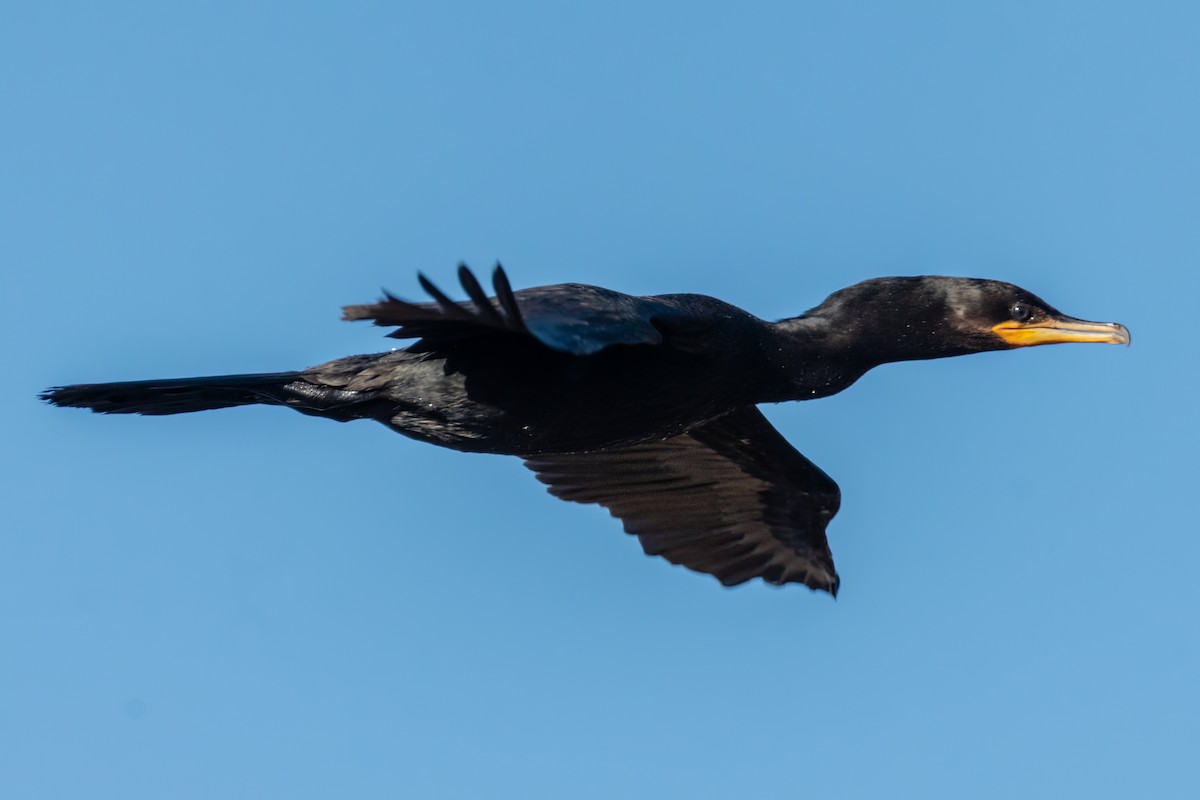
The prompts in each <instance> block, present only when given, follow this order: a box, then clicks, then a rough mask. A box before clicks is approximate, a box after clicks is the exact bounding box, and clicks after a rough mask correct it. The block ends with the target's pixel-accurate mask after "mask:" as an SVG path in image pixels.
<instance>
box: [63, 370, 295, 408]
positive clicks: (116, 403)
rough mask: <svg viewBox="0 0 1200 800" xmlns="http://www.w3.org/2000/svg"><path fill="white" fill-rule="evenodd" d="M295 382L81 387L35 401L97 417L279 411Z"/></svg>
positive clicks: (276, 377) (285, 377)
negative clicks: (261, 406)
mask: <svg viewBox="0 0 1200 800" xmlns="http://www.w3.org/2000/svg"><path fill="white" fill-rule="evenodd" d="M299 378H300V373H299V372H274V373H263V374H258V375H216V376H212V377H206V378H174V379H168V380H151V381H126V382H122V383H84V384H77V385H75V386H56V387H54V388H52V389H47V390H46V391H44V392H42V394H41V398H42V399H43V400H45V401H46V402H48V403H51V404H52V405H56V406H63V407H69V408H90V409H91V410H92V411H95V412H97V413H100V414H184V413H187V412H189V411H208V410H210V409H214V408H229V407H231V406H245V405H253V404H255V403H266V404H268V405H285V404H287V397H288V393H287V386H288V385H289V384H291V383H293V382H295V381H296V380H298V379H299Z"/></svg>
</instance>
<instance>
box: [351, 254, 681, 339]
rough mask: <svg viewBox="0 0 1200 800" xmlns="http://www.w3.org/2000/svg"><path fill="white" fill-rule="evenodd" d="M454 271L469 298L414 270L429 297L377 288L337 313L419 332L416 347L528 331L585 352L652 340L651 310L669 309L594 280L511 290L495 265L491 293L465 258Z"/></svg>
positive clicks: (399, 332) (409, 334)
mask: <svg viewBox="0 0 1200 800" xmlns="http://www.w3.org/2000/svg"><path fill="white" fill-rule="evenodd" d="M458 279H459V282H460V283H461V284H462V287H463V289H464V290H465V291H466V293H467V296H468V297H469V298H470V300H469V301H466V302H456V301H454V300H451V299H450V298H449V297H448V296H447V295H446V294H445V293H444V292H442V290H441V289H439V288H438V287H437V286H435V285H434V284H433V283H432V282H431V281H430V280H429V279H428V278H426V277H425V276H424V275H418V280H419V281H420V283H421V288H423V289H424V290H425V291H426V292H427V293H429V295H430V296H431V297H432V298H433V299H434V302H432V303H412V302H409V301H407V300H401V299H400V298H398V297H395V296H393V295H391V294H388V293H387V292H384V298H383V300H381V301H379V302H378V303H372V304H369V305H356V306H346V307H345V308H344V309H343V312H344V314H343V317H342V318H343V319H347V320H360V319H369V320H372V321H373V322H374V323H375V324H376V325H380V326H384V327H391V326H395V327H396V330H395V331H393V332H392V333H389V334H388V336H390V337H392V338H395V339H420V340H421V342H420V343H419V345H418V346H419V347H437V346H438V345H442V344H446V343H450V342H455V341H460V340H462V339H469V338H472V337H476V336H481V335H497V334H499V335H515V336H530V337H533V338H534V339H536V340H538V341H540V342H541V343H542V344H544V345H546V346H547V347H550V348H552V349H554V350H559V351H561V352H564V353H571V354H573V355H589V354H591V353H595V352H598V351H599V350H602V349H604V348H605V347H610V346H612V345H617V344H659V343H660V342H662V340H663V334H662V332H661V330H660V329H659V328H658V327H656V326H655V324H654V323H655V316H656V314H658V315H662V316H664V317H667V316H670V313H671V309H670V307H669V306H666V305H665V304H663V303H662V302H661V301H657V300H655V299H654V298H648V297H633V296H631V295H627V294H622V293H620V292H614V291H612V290H609V289H602V288H600V287H598V286H584V285H581V284H562V285H558V286H541V287H538V288H536V289H525V290H522V291H520V292H514V291H513V289H512V286H511V285H510V284H509V282H508V276H507V275H505V274H504V269H503V268H502V267H500V266H499V265H497V266H496V269H495V271H494V272H493V273H492V289H493V291H494V292H495V294H494V296H491V297H489V296H488V295H487V293H486V292H485V291H484V289H483V287H482V286H481V285H480V283H479V281H478V280H477V279H476V278H475V276H474V275H473V274H472V273H471V270H470V269H468V268H467V266H466V265H465V264H464V265H460V266H459V268H458Z"/></svg>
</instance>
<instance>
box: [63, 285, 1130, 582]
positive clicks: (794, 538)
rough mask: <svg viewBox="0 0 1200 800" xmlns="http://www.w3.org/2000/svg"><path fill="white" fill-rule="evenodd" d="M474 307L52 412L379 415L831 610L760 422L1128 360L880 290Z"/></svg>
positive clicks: (1016, 308) (1022, 316)
mask: <svg viewBox="0 0 1200 800" xmlns="http://www.w3.org/2000/svg"><path fill="white" fill-rule="evenodd" d="M458 277H459V280H460V281H461V283H462V286H463V289H464V290H465V291H466V293H467V295H468V297H469V298H470V299H469V301H464V302H458V301H454V300H452V299H450V298H449V297H448V296H447V295H446V294H444V293H443V292H442V291H441V290H440V289H438V288H437V287H436V286H434V285H433V284H432V283H431V282H430V281H429V280H428V279H427V278H425V277H424V276H423V275H420V276H419V280H420V283H421V286H422V287H423V288H424V290H425V291H426V292H428V293H429V294H430V295H431V296H432V298H433V300H434V302H426V303H412V302H408V301H405V300H401V299H399V298H397V297H393V296H392V295H390V294H387V293H385V297H384V298H383V299H382V300H380V301H379V302H378V303H375V304H372V305H355V306H346V307H345V309H344V311H345V316H344V319H348V320H372V321H373V322H374V323H375V324H376V325H382V326H390V327H395V328H396V330H395V331H393V332H392V333H390V334H388V335H389V336H391V337H393V338H397V339H415V340H416V342H415V343H414V344H412V345H411V346H410V347H407V348H405V349H403V350H393V351H391V352H387V353H378V354H375V355H360V356H350V357H348V358H341V359H338V360H336V361H330V362H329V363H327V364H321V365H320V366H316V367H312V368H311V369H306V370H303V371H300V372H276V373H269V374H259V375H226V376H220V377H205V378H183V379H176V380H156V381H133V382H126V383H100V384H84V385H76V386H64V387H58V388H53V389H49V390H47V391H46V392H44V393H43V394H42V398H43V399H44V400H47V401H49V402H50V403H53V404H54V405H58V406H73V407H79V408H90V409H92V410H93V411H98V412H100V413H104V414H180V413H184V412H189V411H205V410H208V409H213V408H226V407H229V406H240V405H249V404H254V403H263V404H267V405H280V406H290V407H291V408H294V409H296V410H297V411H300V412H302V413H305V414H311V415H313V416H318V417H328V418H330V419H335V420H338V421H340V422H345V421H348V420H352V419H373V420H376V421H378V422H382V423H383V424H384V425H387V426H388V427H389V428H391V429H392V430H394V431H396V432H398V433H402V434H404V435H406V436H411V437H412V438H414V439H420V440H422V441H425V442H430V443H432V444H437V445H441V446H443V447H449V448H452V449H455V450H465V451H472V452H481V453H501V454H507V455H515V456H520V457H521V458H523V459H524V460H525V464H526V466H528V467H529V468H530V469H532V470H533V471H534V472H535V473H536V474H537V477H538V479H539V480H541V481H542V482H543V483H546V484H548V485H549V489H550V493H551V494H553V495H555V496H556V497H561V498H562V499H564V500H572V501H575V502H578V503H597V504H599V505H602V506H604V507H605V508H607V509H608V510H609V511H610V512H612V514H613V516H615V517H618V518H620V519H621V521H622V522H623V523H624V525H625V530H626V531H628V532H629V533H632V534H635V535H636V536H637V537H638V539H640V540H641V544H642V548H643V549H644V550H645V551H646V553H647V554H649V555H659V556H663V557H664V558H666V559H667V560H668V561H671V562H672V563H675V564H682V565H683V566H685V567H688V568H689V569H693V570H696V571H699V572H705V573H709V574H711V575H715V576H716V577H717V578H718V579H719V580H720V581H721V583H723V584H725V585H727V586H732V585H735V584H739V583H743V582H745V581H748V580H750V579H752V578H756V577H757V578H762V579H763V580H764V581H767V582H768V583H772V584H779V585H782V584H785V583H803V584H805V585H807V586H809V587H811V588H813V589H822V590H824V591H827V592H829V593H831V594H833V595H836V594H837V589H838V584H839V579H838V575H837V572H836V571H835V569H834V566H833V557H832V556H831V554H830V552H829V545H828V543H827V541H826V538H825V527H826V525H828V523H829V521H830V520H831V519H832V518H833V516H834V514H836V513H837V510H838V506H839V504H840V498H841V494H840V492H839V490H838V486H837V484H836V483H834V482H833V480H832V479H831V478H829V476H827V475H826V474H825V473H824V472H822V471H821V469H820V468H818V467H817V466H816V465H815V464H813V463H812V462H811V461H809V460H808V459H806V458H805V457H804V456H803V455H801V454H800V453H799V452H797V451H796V450H795V449H794V448H793V447H792V446H791V445H790V444H788V443H787V441H786V440H785V439H784V438H783V437H782V436H781V435H780V434H779V432H778V431H776V430H775V429H774V428H773V427H772V426H771V424H770V423H769V422H768V421H767V420H766V418H765V417H764V416H763V415H762V414H761V413H760V412H759V410H758V409H757V408H756V406H757V405H758V404H759V403H777V402H781V401H784V400H809V399H812V398H815V397H825V396H827V395H831V394H835V393H836V392H840V391H841V390H842V389H845V388H846V387H847V386H849V385H850V384H852V383H854V382H855V381H856V380H858V379H859V377H861V376H862V375H863V373H865V372H866V371H867V370H869V369H871V368H872V367H875V366H878V365H880V364H886V363H888V362H893V361H913V360H918V359H926V358H941V357H944V356H958V355H965V354H967V353H978V352H983V351H987V350H1007V349H1011V348H1016V347H1024V346H1028V345H1038V344H1056V343H1060V342H1105V343H1109V344H1128V343H1129V331H1128V330H1127V329H1126V328H1125V327H1124V326H1123V325H1119V324H1117V323H1111V322H1085V321H1083V320H1079V319H1075V318H1073V317H1068V316H1066V315H1064V314H1062V313H1060V312H1059V311H1057V310H1055V309H1054V308H1053V307H1052V306H1050V305H1049V304H1048V303H1046V302H1045V301H1044V300H1042V299H1040V298H1038V297H1037V296H1036V295H1033V294H1031V293H1029V292H1027V291H1025V290H1024V289H1021V288H1019V287H1017V286H1013V285H1012V284H1009V283H1001V282H999V281H990V280H980V279H975V278H947V277H933V276H922V277H903V278H876V279H874V280H867V281H863V282H862V283H859V284H856V285H854V286H851V287H849V288H846V289H842V290H841V291H839V292H835V293H834V294H833V295H831V296H830V297H829V298H828V299H827V300H825V302H824V303H822V304H821V305H819V306H817V307H816V308H814V309H812V310H810V311H808V312H807V313H805V314H802V315H801V316H799V317H793V318H790V319H785V320H782V321H780V322H767V321H764V320H761V319H758V318H757V317H754V316H752V315H751V314H749V313H747V312H745V311H743V310H741V309H740V308H736V307H735V306H732V305H730V304H728V303H724V302H722V301H720V300H717V299H715V298H712V297H706V296H704V295H695V294H672V295H658V296H654V297H633V296H630V295H626V294H621V293H620V292H614V291H611V290H609V289H602V288H599V287H596V286H585V285H581V284H562V285H557V286H542V287H538V288H534V289H524V290H522V291H518V292H514V291H513V290H512V287H511V286H510V285H509V282H508V278H507V277H506V276H505V273H504V270H503V269H502V268H500V267H499V266H497V267H496V270H495V273H494V274H493V276H492V278H493V291H494V292H495V294H494V296H488V295H487V293H486V292H485V291H484V289H483V288H482V287H481V286H480V284H479V282H478V281H477V280H476V278H475V276H474V275H473V274H472V273H471V272H470V270H468V269H467V268H466V267H465V266H461V267H460V268H459V271H458Z"/></svg>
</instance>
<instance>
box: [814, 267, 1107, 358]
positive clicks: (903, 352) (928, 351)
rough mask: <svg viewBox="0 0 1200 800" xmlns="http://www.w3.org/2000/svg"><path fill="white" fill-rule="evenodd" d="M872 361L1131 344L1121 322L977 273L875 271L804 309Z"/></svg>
mask: <svg viewBox="0 0 1200 800" xmlns="http://www.w3.org/2000/svg"><path fill="white" fill-rule="evenodd" d="M805 317H806V318H809V319H815V320H820V321H821V322H823V323H824V324H825V326H826V327H827V333H828V335H830V336H831V337H833V338H835V339H838V340H841V341H842V342H844V343H845V344H846V346H847V347H849V348H851V349H853V350H856V351H858V355H859V356H860V357H862V358H864V359H866V360H867V361H873V362H875V363H885V362H888V361H909V360H916V359H926V358H940V357H943V356H956V355H965V354H967V353H978V352H984V351H988V350H1008V349H1012V348H1017V347H1029V346H1032V345H1040V344H1062V343H1066V342H1100V343H1105V344H1129V330H1128V329H1127V328H1126V327H1125V326H1124V325H1121V324H1118V323H1116V322H1088V321H1086V320H1082V319H1076V318H1075V317H1070V316H1067V315H1066V314H1063V313H1062V312H1061V311H1059V310H1058V309H1056V308H1054V306H1052V305H1050V304H1049V303H1047V302H1046V301H1045V300H1042V299H1041V298H1040V297H1038V296H1037V295H1035V294H1033V293H1032V292H1029V291H1026V290H1025V289H1022V288H1021V287H1019V286H1014V285H1013V284H1011V283H1004V282H1002V281H991V280H983V279H979V278H948V277H942V276H932V275H922V276H917V277H896V278H874V279H871V280H867V281H863V282H862V283H858V284H855V285H854V286H850V287H848V288H846V289H842V290H841V291H839V292H835V293H834V294H833V295H831V296H830V297H829V298H828V299H827V300H826V301H825V302H824V303H822V304H821V305H820V306H818V307H817V308H815V309H813V310H812V311H810V312H809V313H808V314H806V315H805Z"/></svg>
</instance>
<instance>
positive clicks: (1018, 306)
mask: <svg viewBox="0 0 1200 800" xmlns="http://www.w3.org/2000/svg"><path fill="white" fill-rule="evenodd" d="M1009 313H1010V314H1011V315H1012V318H1013V319H1015V320H1016V321H1017V322H1028V321H1029V318H1030V317H1032V316H1033V309H1032V308H1030V307H1029V306H1027V305H1025V304H1024V303H1013V307H1012V308H1011V309H1010V310H1009Z"/></svg>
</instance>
